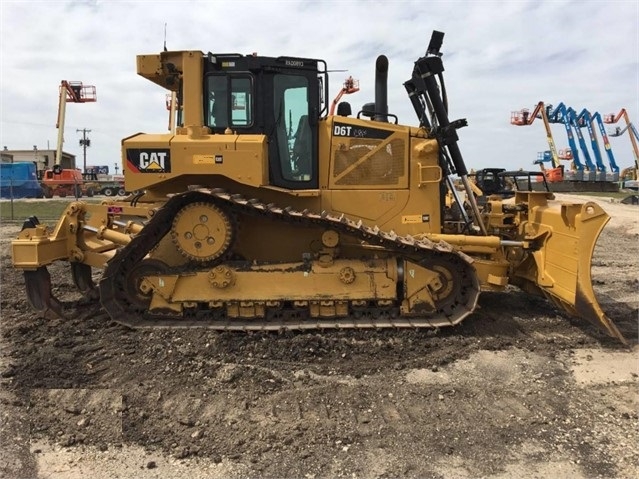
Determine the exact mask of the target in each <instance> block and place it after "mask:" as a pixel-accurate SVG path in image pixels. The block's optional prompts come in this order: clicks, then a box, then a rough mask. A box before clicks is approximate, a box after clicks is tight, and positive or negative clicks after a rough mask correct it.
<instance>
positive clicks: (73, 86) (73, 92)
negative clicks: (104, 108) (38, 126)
mask: <svg viewBox="0 0 639 479" xmlns="http://www.w3.org/2000/svg"><path fill="white" fill-rule="evenodd" d="M59 90H60V101H59V103H58V120H57V122H56V124H55V127H56V128H57V129H58V148H57V150H56V155H55V161H54V164H55V165H59V164H60V162H61V161H62V144H63V143H64V120H65V115H66V109H67V102H71V103H88V102H94V101H97V99H98V98H97V96H96V93H95V87H94V86H92V85H83V84H82V82H79V81H66V80H62V81H61V82H60V88H59Z"/></svg>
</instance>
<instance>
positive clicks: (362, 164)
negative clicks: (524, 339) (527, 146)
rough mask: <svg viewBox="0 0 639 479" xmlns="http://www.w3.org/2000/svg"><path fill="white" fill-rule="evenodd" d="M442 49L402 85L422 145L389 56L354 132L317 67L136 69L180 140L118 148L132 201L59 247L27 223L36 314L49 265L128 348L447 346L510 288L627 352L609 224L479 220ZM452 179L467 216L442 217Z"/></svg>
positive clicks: (432, 51) (43, 305) (239, 63)
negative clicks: (152, 343)
mask: <svg viewBox="0 0 639 479" xmlns="http://www.w3.org/2000/svg"><path fill="white" fill-rule="evenodd" d="M442 39H443V33H441V32H437V31H435V32H433V35H432V38H431V42H430V44H429V46H428V50H427V53H426V54H425V55H424V56H422V57H420V58H419V59H418V60H417V61H416V62H415V63H414V68H413V71H412V74H411V76H410V78H409V79H408V80H407V81H406V82H405V83H404V85H403V86H404V88H405V89H406V91H407V93H408V96H409V99H410V101H411V104H412V106H413V109H414V110H415V113H416V115H417V118H418V120H419V124H418V125H416V126H404V125H400V124H398V121H397V117H396V116H395V115H393V114H392V113H389V111H388V101H387V95H388V90H387V78H388V65H389V62H388V58H387V57H386V56H384V55H380V56H379V57H378V58H377V61H376V64H375V101H374V102H371V103H367V104H365V105H364V106H363V107H362V109H361V110H359V111H358V113H357V114H356V115H353V114H352V112H351V108H350V106H349V107H347V108H338V109H337V111H338V113H337V115H331V114H329V107H330V104H329V103H330V100H329V87H328V71H327V66H326V63H325V62H324V61H322V60H318V59H311V58H298V57H287V56H281V57H265V56H258V55H256V54H252V55H240V54H214V53H206V54H205V53H203V52H200V51H163V52H161V53H160V54H151V55H140V56H138V57H137V73H138V74H139V75H141V76H142V77H144V78H146V79H148V80H150V81H152V82H154V83H155V84H157V85H159V86H160V87H162V88H164V89H166V90H168V92H169V93H170V94H172V95H173V94H174V95H175V96H176V99H177V101H176V102H174V103H175V104H176V105H179V107H178V110H177V112H176V113H177V114H176V115H175V117H176V126H175V128H174V129H173V130H174V131H173V130H172V131H171V132H169V133H164V134H143V133H138V134H135V135H133V136H130V137H128V138H125V139H124V140H123V141H122V164H123V172H124V175H125V186H126V190H127V191H135V192H137V193H135V194H133V195H130V196H129V197H127V198H123V199H110V200H105V201H104V202H103V203H102V204H93V203H86V202H82V201H74V202H71V203H70V204H69V205H68V207H67V208H66V211H65V212H64V214H63V215H62V217H61V218H60V220H59V222H58V223H57V225H55V226H54V227H52V228H51V227H48V226H45V225H43V224H40V223H39V221H38V220H37V218H35V217H32V218H29V219H28V220H27V221H25V224H24V227H23V230H22V231H21V232H20V234H19V236H18V237H17V238H16V239H15V240H13V242H12V252H13V264H14V266H15V267H16V268H20V269H22V270H24V277H25V286H26V291H27V296H28V299H29V301H30V303H31V305H32V306H33V307H34V308H35V309H36V310H38V311H41V312H48V311H52V312H55V313H57V314H60V315H64V311H63V310H62V309H63V308H62V305H61V303H60V302H59V301H58V300H57V299H56V298H55V297H54V296H53V294H52V292H51V278H50V275H49V273H48V270H47V266H48V265H50V264H51V263H53V262H56V261H66V262H69V263H70V266H71V273H72V276H73V280H74V283H75V285H76V286H77V287H78V289H79V291H80V292H82V294H83V295H84V296H86V298H88V299H93V300H95V301H100V303H101V305H102V307H103V308H104V309H105V310H106V311H107V312H108V314H109V315H110V316H111V318H112V319H113V320H115V321H117V322H119V323H122V324H124V325H127V326H130V327H134V328H138V327H156V326H168V327H188V326H192V327H208V328H213V329H221V330H279V329H282V328H284V329H310V328H383V327H390V328H399V327H410V328H422V327H424V328H439V327H444V326H451V325H455V324H458V323H459V322H461V321H462V320H463V319H464V318H466V317H467V316H469V315H470V314H471V313H472V312H473V311H474V310H475V308H476V306H477V299H478V296H479V294H480V292H482V291H504V290H505V289H506V288H507V287H508V285H510V284H512V285H516V286H518V287H519V288H521V289H522V290H524V291H526V292H529V293H531V294H536V295H541V296H545V297H547V298H548V299H549V300H550V301H552V302H554V303H555V304H556V305H557V307H558V308H560V309H561V310H562V311H563V312H565V313H567V314H568V315H570V316H573V317H578V318H582V319H585V320H588V321H590V322H592V323H594V324H596V325H598V326H600V327H602V328H603V329H604V330H605V331H606V332H607V333H608V334H610V335H611V336H614V337H617V338H619V339H620V340H621V341H624V339H623V336H622V335H621V334H620V333H619V331H618V330H617V328H616V327H615V325H614V324H613V323H612V321H610V319H609V318H608V317H606V315H605V314H604V312H603V311H602V309H601V308H600V306H599V304H598V303H597V300H596V298H595V294H594V291H593V288H592V283H591V276H590V267H591V258H592V253H593V249H594V246H595V243H596V241H597V238H598V236H599V234H600V232H601V230H602V228H603V227H604V225H605V224H606V222H607V221H608V219H609V217H608V216H607V214H606V213H605V212H604V211H603V210H602V209H601V208H600V207H599V206H597V205H596V204H594V203H583V204H582V203H572V202H571V203H560V202H557V201H555V200H554V196H553V194H552V193H550V192H547V191H516V192H515V193H514V195H513V196H512V197H511V198H508V199H504V198H498V197H491V198H489V200H488V201H486V202H485V204H483V205H481V206H480V205H478V204H477V203H476V202H475V201H474V200H473V198H474V195H473V192H472V188H471V185H470V181H469V179H468V171H467V169H466V166H465V164H464V160H463V157H462V154H461V151H460V148H459V145H458V130H459V129H460V128H461V127H463V126H466V121H465V120H456V121H450V120H449V118H448V107H447V96H446V90H445V85H444V77H443V71H444V68H443V62H442V58H441V57H442V54H441V53H440V51H439V50H440V47H441V44H442ZM453 177H459V178H460V179H461V182H462V184H463V185H464V188H465V190H466V193H467V194H466V197H467V199H468V201H470V207H468V208H463V209H460V211H459V212H458V214H456V215H449V214H447V211H446V201H445V198H446V195H447V194H449V193H450V194H452V195H454V196H455V195H458V192H457V190H456V189H455V187H454V184H453V180H452V178H453ZM448 192H449V193H448ZM457 204H462V202H461V201H457ZM453 217H454V218H453ZM451 218H453V219H451ZM96 268H97V269H101V270H102V274H101V276H100V279H99V281H98V282H97V284H96V283H94V281H93V278H94V274H93V270H94V269H96Z"/></svg>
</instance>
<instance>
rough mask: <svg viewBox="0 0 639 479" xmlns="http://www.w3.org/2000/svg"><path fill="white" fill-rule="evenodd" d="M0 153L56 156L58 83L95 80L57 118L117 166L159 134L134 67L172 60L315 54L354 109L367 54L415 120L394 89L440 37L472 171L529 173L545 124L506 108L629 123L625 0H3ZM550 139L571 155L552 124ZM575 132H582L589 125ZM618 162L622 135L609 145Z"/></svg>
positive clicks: (635, 90)
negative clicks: (127, 143) (354, 88)
mask: <svg viewBox="0 0 639 479" xmlns="http://www.w3.org/2000/svg"><path fill="white" fill-rule="evenodd" d="M0 17H1V18H0V21H1V24H0V27H1V30H2V34H1V37H0V43H1V52H0V53H1V59H0V62H1V63H0V74H1V77H0V79H1V84H2V88H1V105H0V106H1V120H2V123H1V127H0V137H1V140H0V146H4V145H6V146H7V147H9V148H10V149H30V148H31V147H32V146H33V145H34V144H37V145H38V147H39V148H41V149H42V148H45V147H46V146H47V142H49V143H50V147H51V148H55V141H56V137H57V131H56V129H55V121H56V115H57V87H58V85H59V83H60V81H61V80H73V81H82V82H83V83H84V84H85V85H95V86H96V88H97V95H98V101H97V103H95V104H84V105H75V104H71V105H69V106H68V109H67V124H66V134H65V140H66V142H65V151H69V152H71V153H74V154H76V155H77V156H78V157H81V150H80V147H79V145H78V140H79V138H80V133H78V132H76V130H77V129H82V128H88V129H91V130H92V132H91V134H90V137H91V139H92V146H91V148H90V149H89V151H88V163H89V164H95V165H98V164H108V165H112V164H114V163H115V162H119V161H120V140H121V138H124V137H126V136H129V135H130V134H133V133H136V132H138V131H144V132H164V131H166V128H167V121H168V114H167V111H166V108H165V104H164V99H165V92H164V91H163V90H162V89H160V88H159V87H157V86H155V85H153V84H151V83H150V82H148V81H146V80H144V79H142V78H141V77H139V76H137V75H136V72H135V68H136V64H135V57H136V55H138V54H143V53H158V52H160V51H161V50H162V48H163V42H164V28H165V24H167V46H168V48H169V49H170V50H183V49H195V50H202V51H205V52H206V51H212V52H238V53H245V54H246V53H251V52H254V51H257V52H258V53H259V54H261V55H267V56H279V55H290V56H302V57H311V58H322V59H324V60H326V61H327V63H328V67H329V69H334V70H339V69H347V70H348V71H347V72H335V73H332V74H331V92H334V93H337V91H338V90H339V88H340V86H341V84H342V82H343V80H344V78H345V77H346V76H348V75H352V76H353V77H354V78H357V79H359V81H360V88H361V91H360V92H359V93H357V94H356V95H353V96H352V97H349V98H348V99H349V101H350V102H351V103H352V105H353V107H354V109H355V110H357V109H358V107H360V106H361V105H362V104H363V103H366V102H368V101H372V100H373V97H374V64H375V59H376V57H377V55H379V54H385V55H387V56H388V58H389V60H390V71H389V107H390V111H391V112H392V113H395V114H397V115H398V116H399V118H400V122H401V123H405V124H415V123H416V119H415V117H414V116H415V115H414V113H413V110H412V107H411V105H410V102H409V100H408V98H407V96H406V93H405V90H404V87H403V82H404V81H406V80H407V79H408V78H409V77H410V74H411V71H412V68H413V62H414V61H415V60H416V59H417V58H418V57H419V56H421V55H423V54H424V52H425V49H426V46H427V44H428V40H429V38H430V34H431V31H432V30H440V31H443V32H445V33H446V36H445V38H444V44H443V47H442V51H443V52H444V57H443V58H444V65H445V68H446V72H445V78H446V86H447V90H448V95H449V101H450V116H451V118H452V119H455V118H467V119H468V121H469V127H468V128H464V129H463V130H461V131H460V133H459V135H460V138H461V143H460V147H461V150H462V153H463V154H464V157H465V159H466V162H467V164H468V167H469V168H481V167H484V166H492V167H495V166H501V167H506V168H509V169H510V168H513V169H515V168H525V169H535V168H536V167H534V166H533V165H532V163H533V161H534V160H535V158H536V156H537V152H538V151H541V150H544V149H546V141H545V134H544V131H543V127H542V125H541V123H539V124H537V123H536V122H535V123H534V124H533V125H531V126H528V127H515V126H512V125H510V123H509V119H510V112H511V111H513V110H518V109H521V108H524V107H526V108H531V109H532V108H534V106H535V105H536V104H537V102H539V101H545V102H548V103H553V104H558V103H560V102H564V103H566V104H567V105H570V106H572V107H573V108H575V109H576V110H577V111H580V110H581V109H582V108H588V109H589V110H590V111H592V112H596V111H599V112H601V113H602V114H603V113H611V112H615V113H616V112H618V111H619V110H620V109H621V108H626V109H627V110H628V111H629V113H630V117H631V119H635V121H638V122H639V120H638V119H637V118H638V116H637V115H639V31H638V30H639V27H638V25H639V4H638V3H637V2H636V1H614V0H610V1H578V2H563V1H547V2H538V1H505V2H497V1H442V2H437V1H429V2H424V1H397V0H396V1H392V0H388V1H373V2H368V1H341V2H338V1H334V2H333V1H306V2H299V1H284V0H282V1H215V2H200V1H190V2H189V1H186V2H177V1H176V2H169V1H165V2H162V1H160V2H151V1H134V2H123V1H111V2H103V1H84V2H72V1H43V2H38V1H32V2H24V1H7V0H4V1H2V2H1V3H0ZM553 132H554V136H555V142H556V143H557V145H558V146H559V147H565V146H567V141H566V135H565V133H564V131H563V127H562V126H561V125H554V126H553ZM584 134H586V132H585V131H584ZM611 143H612V148H613V151H614V153H615V156H616V157H617V162H618V164H619V165H620V166H621V167H624V166H628V165H630V164H631V163H632V161H633V157H632V150H631V147H630V141H629V140H628V139H627V138H626V137H625V135H624V137H621V138H613V139H611Z"/></svg>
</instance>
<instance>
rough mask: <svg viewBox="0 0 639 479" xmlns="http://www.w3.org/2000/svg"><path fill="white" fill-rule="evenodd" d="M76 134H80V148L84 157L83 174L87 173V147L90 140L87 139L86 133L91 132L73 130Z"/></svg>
mask: <svg viewBox="0 0 639 479" xmlns="http://www.w3.org/2000/svg"><path fill="white" fill-rule="evenodd" d="M75 131H76V132H78V131H81V132H82V139H81V140H80V146H81V147H82V153H83V155H84V169H83V170H82V172H83V173H86V172H87V147H88V146H91V139H89V138H87V133H91V130H87V129H86V128H83V129H82V130H75Z"/></svg>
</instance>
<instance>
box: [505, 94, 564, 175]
mask: <svg viewBox="0 0 639 479" xmlns="http://www.w3.org/2000/svg"><path fill="white" fill-rule="evenodd" d="M535 118H541V119H542V120H543V121H544V127H545V128H546V139H547V140H548V146H549V147H550V154H551V155H552V165H553V167H552V168H549V169H546V168H544V166H543V163H541V162H536V163H539V165H540V166H541V171H542V172H543V173H544V175H545V176H546V180H547V181H548V182H550V183H557V182H560V181H563V180H564V174H563V166H562V165H561V163H560V158H559V154H558V153H557V148H556V147H555V141H554V140H553V137H552V130H551V129H550V122H549V121H548V115H547V112H546V106H545V105H544V102H543V101H540V102H539V103H537V106H536V107H535V109H534V110H533V112H532V113H530V110H529V109H528V108H524V109H522V110H519V111H513V112H511V114H510V123H511V124H513V125H517V126H525V125H531V124H532V122H533V121H535Z"/></svg>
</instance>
